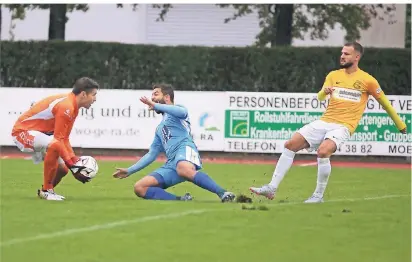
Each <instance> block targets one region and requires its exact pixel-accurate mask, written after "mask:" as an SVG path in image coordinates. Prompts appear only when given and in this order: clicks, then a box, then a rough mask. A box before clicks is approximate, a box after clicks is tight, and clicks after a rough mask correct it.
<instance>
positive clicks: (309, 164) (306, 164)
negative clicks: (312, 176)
mask: <svg viewBox="0 0 412 262" xmlns="http://www.w3.org/2000/svg"><path fill="white" fill-rule="evenodd" d="M317 164H318V162H310V163H305V164H299V165H298V166H316V165H317Z"/></svg>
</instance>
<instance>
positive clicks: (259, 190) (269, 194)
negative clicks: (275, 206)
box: [249, 185, 276, 200]
mask: <svg viewBox="0 0 412 262" xmlns="http://www.w3.org/2000/svg"><path fill="white" fill-rule="evenodd" d="M249 190H250V191H252V193H255V194H256V195H259V196H264V197H266V198H268V199H270V200H272V199H274V198H275V193H276V188H274V187H272V186H270V185H264V186H262V187H250V188H249Z"/></svg>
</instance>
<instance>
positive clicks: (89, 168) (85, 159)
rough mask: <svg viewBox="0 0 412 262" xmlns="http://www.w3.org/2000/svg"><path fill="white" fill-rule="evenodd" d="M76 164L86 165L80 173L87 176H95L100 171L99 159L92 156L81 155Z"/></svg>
mask: <svg viewBox="0 0 412 262" xmlns="http://www.w3.org/2000/svg"><path fill="white" fill-rule="evenodd" d="M75 165H76V166H84V167H86V168H84V169H82V170H81V171H80V174H82V175H84V176H86V177H90V178H93V177H95V176H96V175H97V172H98V171H99V166H98V165H97V161H96V159H94V157H92V156H81V157H80V159H79V161H78V162H77V163H76V164H75Z"/></svg>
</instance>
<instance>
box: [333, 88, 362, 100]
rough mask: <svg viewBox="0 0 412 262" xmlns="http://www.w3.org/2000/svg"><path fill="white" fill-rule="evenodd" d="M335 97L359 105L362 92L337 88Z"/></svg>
mask: <svg viewBox="0 0 412 262" xmlns="http://www.w3.org/2000/svg"><path fill="white" fill-rule="evenodd" d="M333 97H334V98H336V99H340V100H346V101H351V102H356V103H359V102H360V101H361V98H362V92H361V91H358V90H353V89H347V88H336V89H335V91H334V92H333Z"/></svg>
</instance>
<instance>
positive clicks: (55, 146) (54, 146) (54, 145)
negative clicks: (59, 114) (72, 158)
mask: <svg viewBox="0 0 412 262" xmlns="http://www.w3.org/2000/svg"><path fill="white" fill-rule="evenodd" d="M62 147H63V144H62V143H61V142H60V141H58V140H55V139H53V140H52V141H51V142H50V144H49V145H48V147H47V151H54V152H58V153H59V155H60V152H61V149H62Z"/></svg>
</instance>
